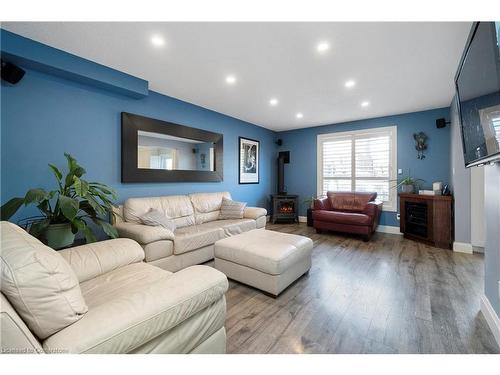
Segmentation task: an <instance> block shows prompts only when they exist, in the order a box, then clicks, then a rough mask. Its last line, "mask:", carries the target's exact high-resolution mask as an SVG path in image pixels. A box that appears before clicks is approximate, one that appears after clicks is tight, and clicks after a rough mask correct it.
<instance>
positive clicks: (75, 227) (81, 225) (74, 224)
mask: <svg viewBox="0 0 500 375" xmlns="http://www.w3.org/2000/svg"><path fill="white" fill-rule="evenodd" d="M86 226H87V223H86V222H85V221H84V220H82V219H80V218H79V217H75V218H74V219H73V220H72V221H71V231H72V232H73V234H77V233H78V232H79V231H82V232H84V231H85V227H86Z"/></svg>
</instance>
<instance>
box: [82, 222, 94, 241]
mask: <svg viewBox="0 0 500 375" xmlns="http://www.w3.org/2000/svg"><path fill="white" fill-rule="evenodd" d="M83 234H84V235H85V240H86V241H87V243H91V242H96V241H97V239H96V238H95V235H94V233H93V232H92V229H90V227H88V226H85V229H84V230H83Z"/></svg>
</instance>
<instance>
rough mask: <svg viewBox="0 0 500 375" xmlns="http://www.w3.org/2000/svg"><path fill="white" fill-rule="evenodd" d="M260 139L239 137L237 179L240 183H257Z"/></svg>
mask: <svg viewBox="0 0 500 375" xmlns="http://www.w3.org/2000/svg"><path fill="white" fill-rule="evenodd" d="M259 153H260V141H256V140H254V139H248V138H243V137H239V158H240V161H239V180H238V182H239V183H240V184H258V183H259Z"/></svg>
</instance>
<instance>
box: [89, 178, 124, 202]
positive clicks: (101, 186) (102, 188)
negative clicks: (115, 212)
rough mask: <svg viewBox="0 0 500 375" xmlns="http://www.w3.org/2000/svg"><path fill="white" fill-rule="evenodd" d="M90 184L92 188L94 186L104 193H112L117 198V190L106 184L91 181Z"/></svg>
mask: <svg viewBox="0 0 500 375" xmlns="http://www.w3.org/2000/svg"><path fill="white" fill-rule="evenodd" d="M89 186H90V187H91V188H94V189H96V190H99V191H101V192H102V193H104V194H106V195H111V197H112V198H113V199H116V198H117V194H116V190H115V189H113V188H111V187H109V186H106V185H104V184H101V183H98V182H89Z"/></svg>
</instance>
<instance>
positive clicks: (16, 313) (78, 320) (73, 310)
mask: <svg viewBox="0 0 500 375" xmlns="http://www.w3.org/2000/svg"><path fill="white" fill-rule="evenodd" d="M0 231H1V244H0V265H1V279H0V280H1V283H0V289H1V294H0V338H1V340H0V349H1V352H2V353H13V354H14V353H225V351H226V332H225V329H224V321H225V315H226V302H225V298H224V293H225V292H226V291H227V288H228V282H227V278H226V276H224V274H223V273H221V272H219V271H217V270H215V269H213V268H212V267H207V266H193V267H189V268H186V269H184V270H182V271H179V272H177V273H171V272H168V271H165V270H162V269H160V268H158V267H154V266H152V265H150V264H147V263H144V262H143V261H142V260H143V259H144V251H143V249H142V248H141V247H140V246H139V245H138V244H137V242H135V241H132V240H129V239H125V238H120V239H114V240H108V241H102V242H97V243H93V244H88V245H83V246H78V247H74V248H70V249H65V250H61V251H55V250H52V249H51V248H49V247H47V246H45V245H44V244H43V243H41V242H40V241H39V240H37V239H36V238H34V237H32V236H30V235H29V234H28V233H26V232H25V231H24V230H23V229H21V228H20V227H18V226H16V225H14V224H12V223H8V222H5V221H2V222H0Z"/></svg>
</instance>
